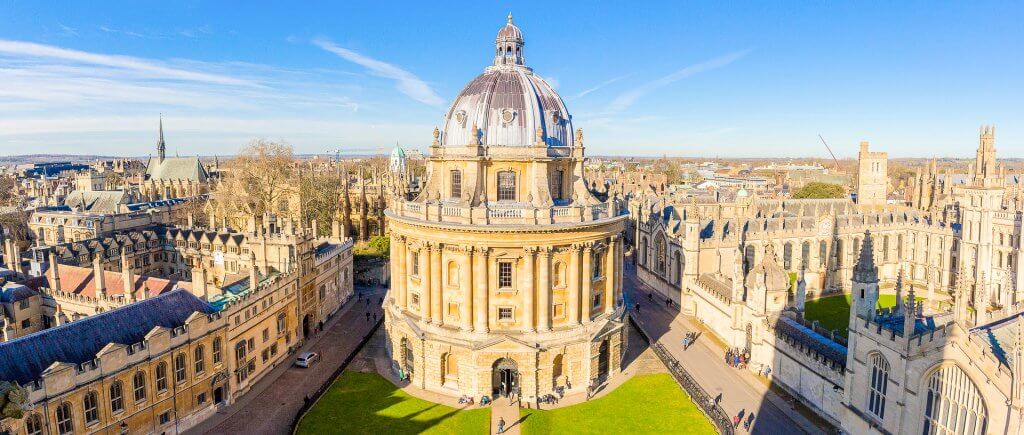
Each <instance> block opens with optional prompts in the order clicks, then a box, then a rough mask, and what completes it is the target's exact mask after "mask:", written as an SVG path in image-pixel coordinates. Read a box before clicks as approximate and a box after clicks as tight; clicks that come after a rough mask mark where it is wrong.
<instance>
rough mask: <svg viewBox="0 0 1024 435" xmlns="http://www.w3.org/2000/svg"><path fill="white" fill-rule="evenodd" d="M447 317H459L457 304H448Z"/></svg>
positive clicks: (456, 318)
mask: <svg viewBox="0 0 1024 435" xmlns="http://www.w3.org/2000/svg"><path fill="white" fill-rule="evenodd" d="M448 317H451V318H453V319H455V320H458V319H459V304H455V303H450V304H448Z"/></svg>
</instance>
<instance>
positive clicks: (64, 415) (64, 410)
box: [57, 402, 75, 435]
mask: <svg viewBox="0 0 1024 435" xmlns="http://www.w3.org/2000/svg"><path fill="white" fill-rule="evenodd" d="M57 433H58V434H59V435H65V434H73V433H75V422H74V420H72V419H71V404H70V403H68V402H64V403H61V404H60V406H58V407H57Z"/></svg>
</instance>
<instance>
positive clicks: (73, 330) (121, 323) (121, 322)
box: [0, 290, 214, 385]
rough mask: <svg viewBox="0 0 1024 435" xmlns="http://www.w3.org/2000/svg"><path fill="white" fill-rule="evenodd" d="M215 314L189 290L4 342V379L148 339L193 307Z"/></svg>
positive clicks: (24, 378)
mask: <svg viewBox="0 0 1024 435" xmlns="http://www.w3.org/2000/svg"><path fill="white" fill-rule="evenodd" d="M195 312H200V313H206V314H210V313H213V312H214V310H213V308H212V307H210V305H209V304H207V303H205V302H203V301H202V300H200V299H199V298H197V297H195V296H193V295H192V294H191V293H189V292H187V291H184V290H175V291H172V292H169V293H166V294H164V295H161V296H157V297H155V298H150V299H146V300H144V301H140V302H137V303H134V304H131V305H127V306H124V307H121V308H117V309H114V310H110V311H107V312H104V313H100V314H97V315H95V316H89V317H86V318H85V319H82V320H79V321H75V322H71V323H68V324H65V325H61V326H58V327H55V328H50V329H46V330H43V331H40V332H36V333H34V334H29V335H26V336H24V337H20V338H17V339H14V340H11V341H8V342H5V343H0V380H4V381H13V382H18V383H20V384H22V385H24V384H27V383H30V382H33V381H36V380H38V379H39V378H40V377H42V374H43V372H44V371H45V370H46V369H47V368H49V367H50V366H51V365H53V363H55V362H65V363H70V364H76V365H77V364H82V363H84V362H87V361H91V360H93V359H95V358H96V353H97V352H99V351H100V350H101V349H103V348H104V347H105V346H107V345H108V344H110V343H119V344H123V345H131V344H134V343H139V342H141V341H143V339H144V338H145V336H146V334H148V333H149V332H150V331H152V330H153V328H155V327H157V326H161V327H165V328H174V327H178V326H181V325H184V324H185V320H187V319H188V318H189V316H191V315H192V314H193V313H195Z"/></svg>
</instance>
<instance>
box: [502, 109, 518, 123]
mask: <svg viewBox="0 0 1024 435" xmlns="http://www.w3.org/2000/svg"><path fill="white" fill-rule="evenodd" d="M515 117H516V112H514V111H512V109H505V110H502V111H501V122H504V123H506V124H508V123H510V122H512V120H513V119H515Z"/></svg>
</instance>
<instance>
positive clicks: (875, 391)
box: [868, 353, 889, 419]
mask: <svg viewBox="0 0 1024 435" xmlns="http://www.w3.org/2000/svg"><path fill="white" fill-rule="evenodd" d="M888 384H889V362H888V361H886V360H885V357H884V356H882V354H880V353H876V354H874V355H873V356H872V357H871V387H870V390H868V411H870V412H871V413H872V414H874V415H875V416H876V417H878V418H879V419H883V418H885V391H886V389H887V387H888Z"/></svg>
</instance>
